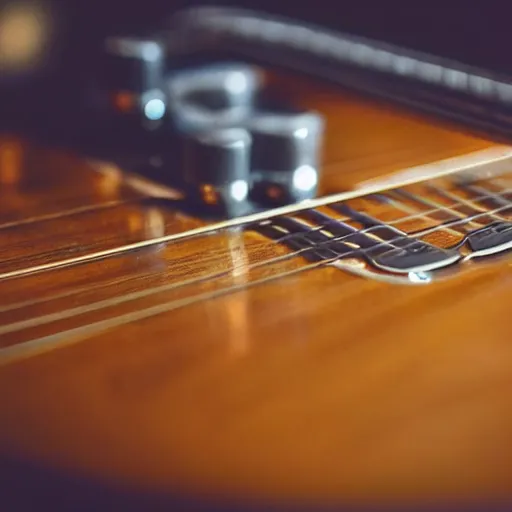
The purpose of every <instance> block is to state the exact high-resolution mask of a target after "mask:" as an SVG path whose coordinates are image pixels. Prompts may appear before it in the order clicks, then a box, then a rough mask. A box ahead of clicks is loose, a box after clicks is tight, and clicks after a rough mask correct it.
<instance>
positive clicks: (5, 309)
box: [0, 189, 512, 313]
mask: <svg viewBox="0 0 512 512" xmlns="http://www.w3.org/2000/svg"><path fill="white" fill-rule="evenodd" d="M482 190H483V191H484V193H482V194H481V195H480V196H478V197H477V198H475V199H477V200H478V199H485V198H488V195H489V193H488V191H486V190H485V189H482ZM511 190H512V189H511ZM505 193H506V191H504V192H503V194H505ZM492 196H493V197H495V194H492ZM389 201H390V202H391V204H392V205H393V207H394V208H395V209H402V211H404V212H406V213H408V215H406V216H403V217H400V218H399V219H396V220H394V221H389V222H387V223H386V225H388V226H392V225H396V224H399V223H401V222H406V221H409V220H413V219H422V218H428V216H429V215H430V214H432V213H436V212H437V209H431V210H427V211H424V212H420V213H416V210H414V209H412V208H407V209H405V206H404V205H402V203H400V202H398V201H396V200H393V199H391V198H389ZM456 204H457V203H454V205H456ZM411 212H413V213H411ZM486 213H488V212H486ZM348 220H351V219H350V218H348V217H347V218H345V217H343V218H340V219H334V218H333V219H332V221H329V222H326V223H324V224H320V225H317V226H312V227H311V229H310V231H309V232H308V234H310V233H314V232H318V231H322V230H324V229H326V228H328V227H329V226H330V225H331V224H335V223H336V222H338V221H341V222H346V221H348ZM439 227H440V228H444V229H447V228H446V226H442V225H439ZM372 229H374V228H363V229H361V230H359V231H358V233H360V234H371V231H372ZM457 234H458V235H460V233H457ZM300 235H301V233H291V234H287V235H285V236H283V237H282V238H280V239H279V240H274V239H267V240H265V242H262V243H261V244H258V245H257V246H256V247H260V245H261V247H265V246H266V245H267V244H268V243H275V244H280V245H282V244H283V243H284V242H285V241H287V240H290V239H293V238H297V237H299V236H300ZM407 235H408V236H411V235H412V236H415V235H416V232H411V233H407ZM420 236H421V235H420ZM286 256H288V255H286ZM276 261H279V259H278V260H276ZM145 277H147V274H142V275H140V276H137V277H136V278H135V279H139V278H145ZM128 280H130V279H118V280H115V281H109V282H108V283H107V284H105V283H103V284H99V285H97V286H84V287H80V288H75V289H73V290H69V291H67V292H62V293H58V294H53V295H51V296H49V297H43V298H41V299H31V300H28V301H20V302H17V303H11V304H9V305H8V306H5V307H3V308H0V313H6V312H8V311H12V310H15V309H20V308H23V307H29V306H34V305H36V304H41V303H45V302H50V301H53V300H58V299H62V298H66V297H70V296H73V295H77V294H79V293H87V292H90V291H92V290H94V289H97V288H104V287H106V286H113V285H116V284H121V283H124V282H126V281H128Z"/></svg>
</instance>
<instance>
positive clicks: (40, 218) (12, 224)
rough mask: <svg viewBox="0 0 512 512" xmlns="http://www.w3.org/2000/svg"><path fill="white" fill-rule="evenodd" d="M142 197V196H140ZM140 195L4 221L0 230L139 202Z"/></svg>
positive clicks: (0, 225)
mask: <svg viewBox="0 0 512 512" xmlns="http://www.w3.org/2000/svg"><path fill="white" fill-rule="evenodd" d="M142 199H144V198H142ZM140 200H141V198H140V197H133V198H126V199H117V200H113V201H107V202H105V203H99V204H95V205H85V206H79V207H77V208H70V209H69V210H61V211H59V212H55V213H48V214H45V215H39V216H34V217H28V218H25V219H22V220H16V221H10V222H4V223H3V224H0V230H4V229H11V228H15V227H16V228H17V227H20V226H25V225H27V224H35V223H37V222H47V221H49V220H56V219H61V218H63V217H69V216H72V215H77V214H80V213H89V212H94V211H98V210H105V209H108V208H114V207H116V206H122V205H124V204H128V203H133V202H137V201H139V202H140Z"/></svg>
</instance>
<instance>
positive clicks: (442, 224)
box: [392, 199, 464, 236]
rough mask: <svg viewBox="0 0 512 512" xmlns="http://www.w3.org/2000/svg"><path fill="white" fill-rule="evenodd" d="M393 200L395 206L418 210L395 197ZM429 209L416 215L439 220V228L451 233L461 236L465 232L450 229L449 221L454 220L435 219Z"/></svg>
mask: <svg viewBox="0 0 512 512" xmlns="http://www.w3.org/2000/svg"><path fill="white" fill-rule="evenodd" d="M392 201H393V206H395V208H400V209H402V210H403V211H405V212H414V211H416V210H414V209H413V208H412V207H410V206H407V205H406V204H404V203H402V202H400V201H396V200H394V199H393V200H392ZM429 211H432V210H429ZM429 211H425V212H421V213H420V214H418V215H415V217H417V218H421V219H426V220H431V221H434V222H437V224H436V226H438V227H439V228H442V229H444V231H446V232H448V233H450V234H451V235H454V236H461V234H464V233H461V232H460V231H457V230H455V229H450V227H449V226H448V223H449V222H452V220H445V221H436V220H435V219H432V218H430V217H429ZM435 211H436V212H437V210H435ZM413 233H414V231H413Z"/></svg>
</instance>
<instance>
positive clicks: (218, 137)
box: [183, 128, 251, 217]
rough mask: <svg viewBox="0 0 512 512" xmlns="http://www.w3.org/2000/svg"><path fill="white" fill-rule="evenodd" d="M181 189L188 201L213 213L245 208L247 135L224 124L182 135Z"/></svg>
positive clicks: (235, 213)
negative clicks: (206, 131)
mask: <svg viewBox="0 0 512 512" xmlns="http://www.w3.org/2000/svg"><path fill="white" fill-rule="evenodd" d="M185 144H186V145H185V153H184V176H183V181H184V183H185V190H186V192H187V195H188V198H189V200H190V202H191V203H192V204H193V205H194V206H195V207H198V208H199V209H200V210H202V211H206V212H208V213H211V214H212V215H214V216H222V217H236V216H238V215H242V214H244V213H247V212H248V209H249V206H248V202H247V196H248V192H249V178H250V147H251V136H250V135H249V133H248V132H247V131H246V130H244V129H241V128H225V129H219V130H214V131H212V132H208V133H203V134H200V135H190V136H188V137H187V138H186V142H185Z"/></svg>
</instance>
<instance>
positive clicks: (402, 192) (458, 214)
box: [393, 189, 474, 224]
mask: <svg viewBox="0 0 512 512" xmlns="http://www.w3.org/2000/svg"><path fill="white" fill-rule="evenodd" d="M393 192H394V193H395V194H397V195H399V196H402V197H405V198H408V199H410V200H411V201H415V202H416V203H420V204H423V205H426V206H430V207H433V208H437V212H439V213H449V214H451V215H452V216H455V217H458V218H459V219H461V218H468V216H467V215H464V214H463V213H461V212H459V211H457V210H455V209H453V208H451V207H450V206H444V205H442V204H441V203H438V202H437V201H434V200H433V199H431V198H426V197H419V196H417V195H416V194H413V193H412V192H409V191H406V190H401V189H397V190H394V191H393ZM462 205H463V203H462V201H459V203H458V206H462ZM469 222H470V223H471V224H474V222H473V221H469Z"/></svg>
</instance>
